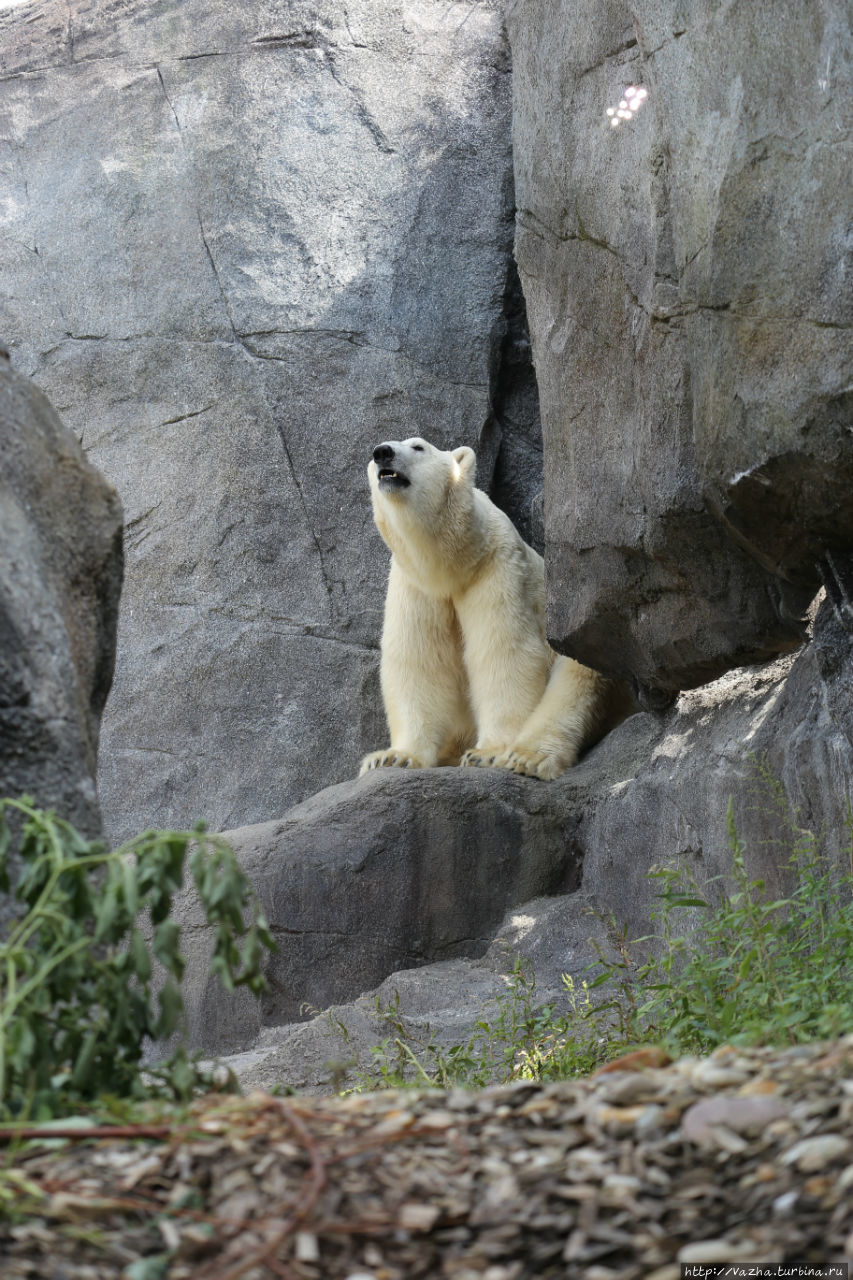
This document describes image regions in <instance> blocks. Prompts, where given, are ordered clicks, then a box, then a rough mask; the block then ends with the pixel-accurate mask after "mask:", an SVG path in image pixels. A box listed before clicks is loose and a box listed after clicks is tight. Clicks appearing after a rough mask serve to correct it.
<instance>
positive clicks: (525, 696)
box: [361, 438, 621, 778]
mask: <svg viewBox="0 0 853 1280" xmlns="http://www.w3.org/2000/svg"><path fill="white" fill-rule="evenodd" d="M387 444H388V446H389V447H390V448H391V449H393V464H389V465H393V468H394V469H395V470H396V471H398V472H399V473H400V474H401V475H403V476H405V477H406V478H408V480H409V486H408V487H407V488H404V487H398V488H393V487H391V485H392V484H393V481H391V482H389V481H386V482H384V483H383V485H380V481H379V467H377V464H376V463H375V462H371V463H370V466H369V467H368V469H367V473H368V477H369V479H370V491H371V496H372V499H373V514H374V518H375V520H376V525H377V528H378V529H379V532H380V534H381V535H382V538H383V539H384V541H385V543H386V544H387V546H388V547H389V548H390V550H391V553H392V554H391V571H390V575H389V579H388V594H387V598H386V602H385V625H384V629H383V633H382V666H381V675H382V696H383V699H384V703H385V712H386V715H387V718H388V726H389V729H390V732H391V746H390V747H389V748H388V749H387V750H385V751H376V752H373V753H372V754H371V755H368V756H366V757H365V758H364V760H363V761H362V764H361V772H362V773H366V772H367V770H369V769H376V768H380V767H383V766H389V765H392V766H394V765H396V766H399V767H407V766H408V767H412V768H418V767H427V766H431V765H436V764H462V765H481V766H485V767H488V766H495V767H499V768H503V769H514V770H515V771H516V772H517V773H525V774H529V775H530V776H532V777H538V778H556V777H558V776H559V774H561V773H563V772H564V771H565V770H566V769H568V768H570V767H571V766H572V765H573V764H574V763H575V761H576V760H577V757H578V753H579V752H580V750H581V749H582V747H583V746H585V745H588V744H589V742H590V741H592V740H594V738H595V737H596V736H600V733H601V732H602V730H603V729H604V728H605V722H606V721H607V720H611V721H612V719H613V717H612V715H611V712H612V710H613V707H612V703H613V698H612V696H611V693H612V690H613V686H612V684H611V682H610V681H608V680H605V679H604V678H603V677H602V676H600V675H598V674H597V673H596V672H594V671H591V670H590V669H589V668H587V667H583V666H581V665H580V664H579V663H577V662H574V661H573V660H572V659H571V658H564V657H560V656H559V655H558V654H556V653H555V652H554V650H553V649H551V648H550V646H549V645H548V643H547V641H546V639H545V572H544V563H543V561H542V557H541V556H540V555H538V554H537V553H536V552H535V551H534V550H533V548H532V547H529V546H527V544H526V543H525V542H523V541H522V539H521V538H520V537H519V535H518V533H517V532H516V530H515V528H514V526H513V525H512V523H511V521H510V520H509V519H508V518H507V516H505V515H504V513H503V512H502V511H500V510H499V509H498V508H497V507H496V506H495V505H494V503H493V502H492V501H491V500H490V499H489V498H488V497H487V496H486V494H485V493H483V492H482V491H481V490H479V489H477V488H475V487H474V471H475V466H476V458H475V456H474V453H473V451H472V450H471V449H468V448H465V447H462V448H459V449H453V450H450V451H447V452H445V451H443V450H441V449H436V448H435V447H434V446H433V445H431V444H428V443H427V441H425V440H421V439H419V438H415V439H411V440H404V441H396V440H394V441H388V442H387ZM620 718H621V717H620Z"/></svg>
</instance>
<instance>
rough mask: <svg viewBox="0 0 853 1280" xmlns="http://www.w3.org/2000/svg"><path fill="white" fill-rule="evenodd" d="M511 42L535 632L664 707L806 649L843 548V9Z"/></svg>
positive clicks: (577, 10)
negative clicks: (748, 666)
mask: <svg viewBox="0 0 853 1280" xmlns="http://www.w3.org/2000/svg"><path fill="white" fill-rule="evenodd" d="M508 26H509V33H510V39H511V46H512V54H513V81H514V85H513V93H514V103H515V107H514V122H513V127H514V148H515V171H516V190H517V203H518V231H517V242H516V243H517V256H518V262H519V268H520V273H521V280H522V284H523V287H524V292H525V295H526V298H527V306H528V313H529V319H530V328H531V336H532V342H533V350H534V356H535V363H536V370H537V375H538V379H539V388H540V393H541V398H542V418H543V434H544V440H545V463H546V465H545V472H546V512H547V525H546V536H547V556H546V559H547V565H548V573H549V583H550V589H549V615H548V616H549V631H550V633H551V635H552V637H553V640H554V643H555V644H556V645H557V647H558V648H560V649H562V650H565V651H566V652H569V653H571V654H573V655H574V656H576V657H578V658H580V659H581V660H583V661H586V662H589V663H591V664H594V665H596V666H601V667H603V668H604V669H605V670H607V671H609V672H612V673H614V674H621V675H626V676H632V677H633V678H634V679H635V681H636V682H637V683H639V685H640V686H641V687H644V688H645V690H646V691H647V693H648V694H649V697H650V699H651V701H652V702H654V701H655V700H657V701H658V702H661V701H664V700H665V698H666V696H667V695H671V694H672V693H673V692H674V691H677V690H679V689H685V688H690V687H693V686H696V685H699V684H702V683H704V682H706V681H708V680H709V679H711V678H712V677H714V676H716V675H718V674H720V673H721V672H723V671H725V670H727V669H729V668H731V667H734V666H737V665H739V664H742V663H744V662H750V661H756V660H757V659H762V658H768V657H770V656H772V655H774V654H780V653H783V652H786V651H788V650H790V649H792V648H793V647H795V646H796V645H797V644H799V643H800V641H801V640H802V636H803V622H802V616H803V612H804V609H805V606H806V605H807V604H808V601H809V599H810V598H811V597H812V596H813V595H814V594H815V592H816V590H817V588H818V586H819V585H820V568H819V563H820V561H821V560H822V559H823V558H824V557H825V556H826V555H827V553H829V555H830V557H832V556H833V555H837V554H838V553H843V552H845V550H846V551H849V550H850V549H851V547H853V504H851V502H850V500H849V495H850V493H851V492H853V434H851V431H850V410H851V404H850V393H849V386H850V374H851V354H853V344H851V337H850V335H851V323H850V322H851V305H853V304H851V295H850V290H849V274H850V256H849V255H850V240H849V218H850V186H849V181H848V170H847V166H845V164H844V162H843V159H842V157H843V156H844V155H845V148H848V149H849V139H850V122H849V119H848V114H849V113H847V111H846V103H847V101H848V99H849V89H850V81H849V67H850V64H849V58H848V56H847V54H848V49H849V40H850V23H849V10H848V7H847V5H846V4H844V3H842V0H826V2H825V3H821V4H819V5H799V6H798V5H790V4H786V3H782V2H781V0H780V2H779V3H776V2H771V3H768V4H762V5H760V6H757V5H735V6H732V5H730V4H726V3H722V2H721V0H714V2H713V3H710V4H709V3H707V0H663V2H661V0H607V3H604V4H602V3H600V2H599V0H514V3H512V4H510V5H509V7H508ZM632 91H634V92H632ZM626 95H627V96H626ZM620 113H621V115H620Z"/></svg>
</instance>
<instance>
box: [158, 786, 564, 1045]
mask: <svg viewBox="0 0 853 1280" xmlns="http://www.w3.org/2000/svg"><path fill="white" fill-rule="evenodd" d="M573 828H574V818H573V816H572V814H571V813H570V812H568V811H566V810H565V809H560V808H559V807H558V806H555V804H554V803H553V798H552V797H551V796H550V795H549V792H548V788H547V787H546V786H540V787H533V788H531V787H528V786H527V785H526V780H525V779H522V778H516V777H515V775H512V776H509V775H505V774H502V773H500V772H498V771H496V770H480V769H419V770H413V771H411V772H408V771H406V772H405V773H404V772H403V771H400V770H394V769H390V770H382V771H378V772H376V773H372V774H368V775H366V776H365V777H364V778H360V779H358V780H357V781H353V782H346V783H341V784H340V785H339V786H336V787H330V788H328V789H327V790H326V791H323V792H320V793H319V794H318V795H316V796H314V797H312V799H310V800H308V801H306V802H305V803H304V804H302V805H298V806H297V807H296V808H295V809H292V810H291V811H290V813H288V814H287V815H286V816H285V817H284V818H283V819H281V820H280V821H279V822H270V823H263V824H260V825H258V826H253V827H245V828H243V829H242V830H238V831H232V832H228V833H226V836H227V838H228V839H229V841H230V842H231V843H232V845H233V847H234V848H235V850H236V851H237V853H238V856H239V858H240V861H241V864H242V865H243V867H244V869H245V870H246V872H247V874H248V876H249V878H250V880H251V882H252V884H253V885H254V887H255V889H256V891H257V893H258V896H259V898H260V902H261V906H262V907H263V910H264V912H265V914H266V916H267V919H268V920H269V921H270V922H271V926H272V931H273V933H274V935H275V936H276V940H277V942H278V943H279V947H280V950H279V952H278V954H276V955H274V956H273V957H272V958H271V959H270V960H269V961H268V967H267V976H268V979H269V982H270V991H269V994H268V995H267V996H266V997H265V998H264V1002H263V1008H262V1010H261V1011H258V1008H257V1005H256V1004H255V1002H254V1001H253V1000H252V999H251V997H248V996H245V997H242V996H238V997H237V998H236V999H235V1000H231V999H228V998H225V997H223V995H222V993H221V991H220V989H219V987H218V985H217V984H216V983H215V982H214V981H213V980H212V979H211V978H210V976H209V973H208V965H207V946H208V943H207V941H206V940H205V936H204V933H203V932H201V933H198V934H195V932H194V931H195V930H196V928H197V926H199V925H200V924H201V921H202V918H201V915H200V913H199V911H198V909H197V906H196V905H195V903H194V897H193V896H192V895H190V894H187V896H186V897H185V898H184V900H183V906H182V907H181V908H180V915H181V917H182V918H183V920H184V922H185V923H186V924H187V925H188V926H189V928H190V930H191V936H194V937H196V938H197V941H194V942H193V943H192V950H191V952H188V954H191V956H192V962H191V964H190V966H189V969H188V974H187V978H186V983H187V985H188V997H187V1006H188V1010H189V1030H190V1034H191V1037H192V1039H193V1042H194V1043H195V1044H197V1045H198V1046H199V1047H202V1048H205V1049H215V1048H222V1047H223V1046H228V1047H231V1046H233V1044H234V1043H240V1042H241V1041H242V1042H244V1043H245V1040H246V1038H247V1035H249V1034H250V1033H251V1031H252V1029H254V1030H257V1028H258V1017H259V1016H260V1017H262V1019H263V1021H264V1022H268V1023H272V1024H276V1023H282V1022H288V1021H293V1020H294V1019H297V1018H299V1017H300V1015H301V1014H302V1012H303V1009H304V1007H305V1006H308V1007H313V1008H326V1007H327V1006H328V1005H331V1004H334V1003H337V1002H339V1001H341V1000H345V999H350V998H352V997H354V996H357V995H359V994H361V993H362V992H363V991H367V990H369V989H370V988H371V987H374V986H376V985H377V984H378V983H379V982H381V981H382V979H383V978H385V977H387V975H388V974H389V973H393V972H394V971H395V970H398V969H405V968H409V967H414V966H418V965H424V964H428V963H430V962H432V961H436V960H449V959H452V958H454V957H458V956H476V955H481V954H483V953H484V952H485V951H486V949H487V948H488V946H489V944H490V942H491V940H492V938H493V935H494V933H495V931H496V929H497V928H498V926H499V924H500V922H501V920H502V919H503V916H504V914H505V912H506V910H507V908H508V907H510V906H512V905H514V904H515V903H519V902H525V901H527V900H528V899H530V898H532V897H537V896H539V895H540V894H555V893H563V892H566V891H569V890H571V889H574V888H576V887H577V884H578V882H579V876H580V865H579V862H578V860H577V858H576V857H575V854H574V843H573V835H572V833H573Z"/></svg>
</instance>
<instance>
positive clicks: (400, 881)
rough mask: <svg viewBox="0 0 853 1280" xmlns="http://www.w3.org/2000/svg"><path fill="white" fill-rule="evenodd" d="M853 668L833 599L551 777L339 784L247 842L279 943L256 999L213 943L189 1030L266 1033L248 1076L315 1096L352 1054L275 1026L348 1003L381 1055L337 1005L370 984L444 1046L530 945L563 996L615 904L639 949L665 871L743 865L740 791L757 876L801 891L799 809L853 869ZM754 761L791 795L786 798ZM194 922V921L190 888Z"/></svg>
mask: <svg viewBox="0 0 853 1280" xmlns="http://www.w3.org/2000/svg"><path fill="white" fill-rule="evenodd" d="M851 670H853V637H851V634H850V632H849V631H847V629H846V628H845V627H844V626H843V625H842V624H841V623H840V622H839V620H838V618H837V616H836V615H835V613H834V611H833V610H832V609H831V607H829V606H828V605H824V607H823V609H822V611H821V613H820V614H819V615H818V619H817V622H816V624H815V638H814V640H813V641H812V643H810V644H809V645H808V646H807V647H806V648H805V649H804V650H803V651H802V653H800V654H799V655H798V656H797V657H796V658H792V657H790V656H789V657H784V658H780V659H777V660H776V661H775V662H772V663H769V664H766V665H764V666H761V667H755V668H752V669H743V670H740V671H737V672H732V673H729V674H728V675H726V676H724V677H722V678H721V679H720V680H718V681H716V682H715V683H713V684H710V685H708V686H707V687H706V688H704V689H701V690H696V691H693V692H690V693H685V694H683V695H682V696H681V698H680V699H679V700H678V703H677V705H676V706H675V707H674V708H673V709H672V710H671V711H670V712H669V713H668V714H667V715H666V716H664V717H658V716H655V715H652V714H650V713H641V714H638V715H635V716H632V717H631V718H630V719H629V720H627V721H625V722H624V723H623V724H622V725H620V726H619V728H617V729H616V730H614V731H613V732H612V733H611V734H610V735H609V736H608V737H607V738H606V739H605V740H604V741H603V742H602V743H600V744H599V746H597V747H596V748H595V749H594V750H593V751H591V752H590V753H589V754H588V755H587V756H586V757H585V759H583V760H582V761H581V762H580V764H579V765H578V766H577V767H576V768H574V769H572V770H570V771H569V773H568V774H566V775H564V776H563V777H562V778H559V779H557V780H556V781H555V782H550V783H538V782H536V781H534V780H533V779H523V778H515V777H507V776H502V775H501V774H500V773H499V772H498V771H491V770H488V771H480V770H457V769H443V770H434V769H428V770H418V771H414V772H411V773H410V772H409V771H402V770H401V771H397V770H389V771H388V772H387V773H378V774H374V775H367V776H366V777H365V778H363V779H360V780H359V781H358V782H353V783H346V784H343V785H341V786H338V787H333V788H330V789H329V790H327V791H325V792H323V793H322V794H320V795H318V796H315V797H314V798H313V799H312V800H311V801H309V802H308V803H307V804H304V805H301V806H299V807H298V808H297V809H294V810H292V811H291V813H289V814H288V815H287V816H286V818H285V819H284V820H283V821H282V822H280V823H269V824H264V825H262V826H258V827H252V828H248V829H245V830H243V831H238V832H234V833H231V834H232V839H233V840H234V843H235V847H236V848H237V849H238V851H239V853H240V857H241V861H242V862H243V864H244V866H245V867H246V869H247V870H248V871H249V873H250V876H251V878H252V880H253V882H254V883H255V885H256V887H257V889H258V891H259V894H260V897H261V901H262V903H263V904H264V907H265V909H266V911H267V913H268V915H269V917H270V919H272V920H273V921H274V922H275V926H276V929H277V936H278V940H279V943H280V946H281V951H280V953H279V954H278V955H277V956H275V957H273V958H272V959H271V960H270V961H269V964H268V974H269V978H270V983H271V992H270V995H269V996H268V997H267V998H266V999H265V1003H264V1006H263V1008H262V1009H260V1010H258V1008H257V1006H253V1005H252V1004H251V1002H250V1000H249V998H248V997H239V998H238V999H236V1000H232V999H228V998H225V997H223V996H222V995H221V994H220V993H219V992H218V991H217V990H216V989H215V988H214V987H213V985H212V983H210V981H209V979H208V974H207V950H206V944H205V943H204V942H203V941H202V940H201V936H199V941H198V942H197V943H193V949H192V951H191V953H190V955H191V963H190V966H189V978H190V997H189V1008H190V1030H191V1034H192V1035H193V1037H194V1038H195V1040H196V1042H197V1043H198V1044H199V1046H201V1047H204V1048H206V1049H216V1048H219V1049H228V1048H232V1047H234V1046H235V1045H238V1044H239V1045H241V1047H243V1048H246V1046H247V1036H251V1035H252V1034H256V1035H257V1037H258V1038H257V1040H256V1041H255V1044H254V1046H253V1047H252V1051H251V1056H250V1057H249V1058H248V1059H245V1060H243V1061H242V1062H241V1063H239V1064H238V1065H239V1066H240V1070H241V1071H243V1070H245V1072H246V1073H247V1075H246V1079H247V1080H249V1081H253V1082H264V1083H266V1084H269V1083H270V1082H271V1079H272V1076H273V1075H275V1074H276V1073H277V1074H278V1078H279V1079H283V1080H287V1081H289V1082H290V1083H306V1084H308V1085H310V1086H311V1087H314V1086H318V1085H319V1084H320V1083H321V1082H322V1081H323V1080H324V1079H327V1078H328V1070H327V1065H326V1064H327V1063H328V1062H329V1061H331V1060H333V1059H335V1058H337V1059H338V1061H341V1060H342V1059H343V1058H345V1057H346V1054H345V1053H344V1049H343V1045H342V1043H341V1038H340V1036H339V1035H337V1034H336V1032H335V1030H334V1025H333V1023H332V1022H331V1021H330V1020H329V1019H328V1018H321V1019H319V1020H315V1021H314V1022H312V1023H310V1024H309V1025H306V1024H305V1023H301V1024H299V1025H298V1026H294V1025H290V1026H285V1027H284V1029H279V1030H276V1029H275V1027H276V1024H277V1023H279V1022H284V1021H286V1020H292V1019H294V1018H295V1017H296V1016H297V1013H298V1011H299V1010H300V1006H302V1005H303V1004H304V1005H305V1006H307V1007H308V1008H309V1009H310V1008H314V1009H319V1008H324V1007H325V1006H329V1005H333V1006H338V1007H336V1008H335V1010H334V1017H335V1018H336V1019H337V1020H338V1021H339V1022H342V1023H343V1024H344V1025H345V1026H347V1027H348V1028H349V1029H350V1031H351V1038H352V1046H353V1047H354V1048H357V1047H360V1050H361V1052H362V1055H363V1057H364V1060H365V1061H368V1060H369V1057H368V1055H367V1050H368V1048H369V1046H370V1044H377V1043H379V1041H380V1040H381V1039H382V1038H383V1037H384V1036H386V1035H387V1034H388V1030H387V1027H385V1028H383V1026H382V1024H381V1023H380V1022H379V1021H378V1020H377V1018H376V1016H375V1010H374V1008H373V999H372V997H367V998H365V999H362V1000H358V1001H356V1002H355V1003H354V1004H352V1005H345V1006H344V1007H340V1006H341V1004H342V1002H345V1001H349V1000H351V999H352V997H353V996H354V995H355V994H357V993H360V992H364V991H367V990H369V989H370V988H372V987H375V988H378V990H379V994H380V998H381V999H382V1000H383V1002H384V1003H386V1004H387V1003H388V1002H389V1001H390V1000H391V999H392V998H393V995H394V991H395V990H396V991H398V992H399V993H400V996H401V1002H400V1007H401V1011H402V1012H403V1013H404V1014H407V1015H409V1016H410V1017H413V1019H414V1024H415V1026H416V1027H420V1028H421V1029H423V1027H425V1026H426V1025H427V1024H429V1026H430V1027H431V1028H432V1030H433V1031H434V1032H435V1033H436V1038H437V1039H438V1040H439V1042H444V1043H445V1044H447V1043H459V1041H460V1039H463V1038H464V1035H465V1032H466V1029H469V1028H470V1027H471V1026H472V1025H473V1024H474V1022H476V1020H477V1019H478V1017H480V1016H482V1011H483V1004H484V1002H485V1001H487V1000H489V999H493V998H494V996H495V995H496V994H497V993H498V992H499V991H500V990H501V989H502V984H501V982H500V978H499V975H500V974H501V973H506V972H507V971H508V969H510V968H511V966H512V961H513V958H514V956H515V955H516V954H521V955H523V956H525V957H526V958H527V959H529V960H530V962H531V966H532V968H533V970H534V971H535V973H536V976H537V981H538V984H539V989H540V993H541V995H542V998H543V999H548V1000H552V999H556V1000H558V1001H559V1000H560V999H561V996H562V992H561V981H560V979H561V974H562V973H564V972H569V973H571V974H572V976H573V977H574V978H575V980H576V981H577V982H580V981H582V980H583V978H584V977H585V976H588V975H587V974H586V968H587V966H588V965H589V964H590V963H592V961H593V960H594V959H595V955H596V952H595V949H594V947H593V946H592V945H591V943H590V941H589V940H590V939H591V938H595V939H597V940H598V942H599V943H600V944H602V945H606V943H607V938H608V929H609V926H608V920H609V918H610V916H611V914H612V917H613V920H614V922H615V924H616V926H617V928H618V929H619V930H620V931H624V932H625V934H626V935H627V937H628V939H636V938H640V937H643V936H645V935H648V933H649V932H650V918H651V914H652V911H653V910H654V908H655V906H656V900H655V895H656V893H657V887H656V884H655V882H653V881H650V880H649V878H648V872H649V870H650V869H651V868H652V867H653V866H655V865H660V864H666V863H670V864H674V865H679V864H680V865H681V866H683V867H684V868H686V869H688V870H689V871H691V872H692V873H693V874H694V875H695V876H696V879H697V880H698V882H699V883H700V884H703V883H706V882H707V881H708V880H710V879H712V878H715V877H718V876H726V875H727V874H728V872H729V870H730V867H731V854H730V850H729V844H728V833H727V829H726V812H727V808H728V802H729V798H731V799H732V801H733V806H734V813H735V820H736V823H737V827H738V833H739V836H740V838H741V839H742V840H744V841H745V843H746V847H747V854H746V865H747V871H748V874H749V876H750V878H754V879H758V878H763V879H764V880H765V883H766V885H767V889H768V892H769V893H770V895H771V897H774V898H775V897H779V896H784V895H785V894H787V893H789V892H790V891H791V889H792V888H793V887H794V876H793V873H792V871H791V869H790V867H786V863H787V862H788V860H789V858H790V856H791V853H792V851H793V839H794V835H793V831H792V826H791V823H792V821H794V822H795V825H798V826H801V827H807V828H808V829H810V830H812V831H815V832H818V831H820V830H821V829H824V830H825V833H826V835H825V842H824V851H825V855H826V857H827V858H828V860H829V863H830V865H832V866H835V867H837V868H838V869H839V870H842V871H843V870H849V839H850V837H849V832H848V830H847V828H846V825H845V819H846V805H847V800H848V797H849V796H850V779H851V777H853V681H851V679H850V672H851ZM758 760H761V761H762V762H763V764H764V767H765V768H766V770H767V771H768V773H769V775H770V776H771V777H772V778H773V779H774V780H776V781H777V782H778V783H780V784H781V785H782V787H783V789H784V797H786V799H785V801H784V802H783V803H782V804H781V805H780V803H779V797H778V796H777V795H774V794H773V792H772V790H771V789H769V788H768V786H767V785H766V784H764V783H762V782H761V780H760V778H759V776H758V772H757V769H756V761H758ZM794 814H795V815H796V817H795V818H794V817H793V815H794ZM538 895H547V896H546V897H540V898H539V900H535V901H534V900H532V899H535V898H537V897H538ZM507 910H508V914H507V915H506V917H505V919H504V920H503V923H502V924H500V927H498V926H499V923H500V919H501V916H502V915H503V913H504V911H507ZM184 916H185V919H186V920H187V921H188V923H190V924H193V923H195V922H196V921H197V916H196V914H195V908H194V907H193V906H192V903H191V901H190V900H189V899H187V901H186V905H185V907H184ZM686 927H687V923H686V922H685V928H686ZM490 939H492V941H491V943H490ZM635 954H636V955H637V957H638V958H639V957H640V955H642V949H641V948H636V949H635ZM451 960H452V964H451V963H450V962H451ZM435 961H438V962H439V963H438V964H435V963H433V962H435ZM413 965H418V966H423V967H421V968H417V969H412V968H411V966H413ZM388 975H391V976H388ZM383 979H385V981H384V982H383V981H382V980H383ZM303 1012H304V1010H303Z"/></svg>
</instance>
